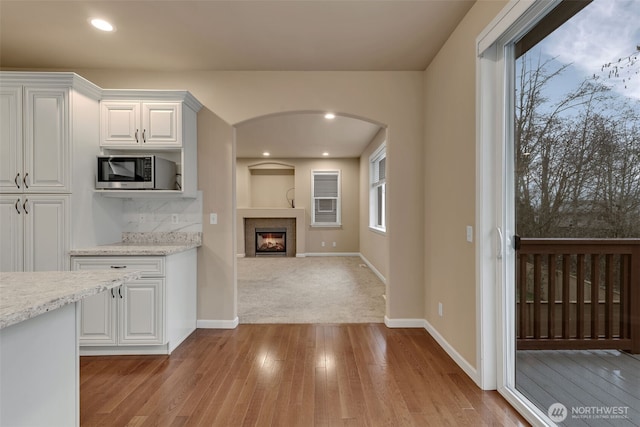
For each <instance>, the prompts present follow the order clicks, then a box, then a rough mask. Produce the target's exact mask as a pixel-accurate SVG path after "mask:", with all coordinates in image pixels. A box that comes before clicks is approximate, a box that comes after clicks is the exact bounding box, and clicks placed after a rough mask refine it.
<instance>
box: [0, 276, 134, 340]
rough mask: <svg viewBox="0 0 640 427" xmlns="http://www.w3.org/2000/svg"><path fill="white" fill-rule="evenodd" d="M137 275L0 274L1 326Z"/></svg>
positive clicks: (83, 296) (23, 319)
mask: <svg viewBox="0 0 640 427" xmlns="http://www.w3.org/2000/svg"><path fill="white" fill-rule="evenodd" d="M139 277H140V272H138V271H129V272H123V271H112V270H105V271H42V272H17V273H0V329H3V328H6V327H8V326H11V325H14V324H16V323H20V322H22V321H25V320H28V319H31V318H33V317H36V316H38V315H40V314H43V313H46V312H49V311H52V310H55V309H57V308H60V307H62V306H65V305H67V304H72V303H75V302H77V301H80V300H81V299H83V298H86V297H88V296H91V295H95V294H98V293H100V292H103V291H106V290H108V289H111V288H115V287H118V286H120V285H122V284H123V283H124V282H126V281H128V280H132V279H137V278H139Z"/></svg>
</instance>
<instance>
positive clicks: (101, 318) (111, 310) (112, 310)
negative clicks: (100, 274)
mask: <svg viewBox="0 0 640 427" xmlns="http://www.w3.org/2000/svg"><path fill="white" fill-rule="evenodd" d="M118 290H120V287H119V288H113V289H111V290H108V291H104V292H101V293H99V294H97V295H92V296H90V297H87V298H85V299H83V300H82V301H80V332H79V339H80V345H116V342H117V340H116V332H117V329H116V319H117V318H116V307H117V302H118V299H117V298H119V296H118Z"/></svg>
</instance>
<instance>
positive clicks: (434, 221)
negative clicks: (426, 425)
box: [422, 1, 506, 366]
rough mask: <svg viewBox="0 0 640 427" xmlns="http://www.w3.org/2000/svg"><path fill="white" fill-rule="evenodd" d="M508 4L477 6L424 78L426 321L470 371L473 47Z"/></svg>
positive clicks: (473, 284)
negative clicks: (468, 231)
mask: <svg viewBox="0 0 640 427" xmlns="http://www.w3.org/2000/svg"><path fill="white" fill-rule="evenodd" d="M505 4H506V1H479V2H477V3H476V4H475V5H474V6H473V8H472V9H471V10H470V11H469V13H468V14H467V16H466V17H465V18H464V20H463V21H462V22H461V23H460V25H459V26H458V28H457V29H456V31H455V32H454V33H453V34H452V35H451V37H450V38H449V40H448V41H447V43H446V44H445V45H444V47H443V48H442V49H441V50H440V52H439V53H438V55H437V57H436V58H435V59H434V60H433V62H432V63H431V64H430V65H429V68H427V70H426V72H425V73H424V98H425V111H424V125H425V153H424V161H425V174H424V178H425V193H424V197H423V198H422V199H423V200H424V203H425V224H426V229H425V234H424V236H425V242H426V248H425V257H424V263H425V266H426V267H425V270H426V271H425V317H426V320H427V321H428V322H429V323H430V324H431V325H432V326H433V327H435V329H437V330H438V332H439V333H440V334H441V335H442V336H443V337H444V339H446V340H447V341H448V342H449V344H451V345H452V346H453V347H454V348H455V350H456V351H457V352H458V353H459V354H460V355H462V357H464V358H465V359H466V360H467V362H469V364H470V365H472V366H476V345H477V343H476V274H475V265H476V259H475V243H468V242H467V241H466V236H465V227H466V226H467V225H474V224H475V198H476V175H475V171H476V164H475V160H476V159H475V147H476V132H475V130H476V128H475V122H476V108H475V99H476V86H475V82H476V68H475V67H476V65H475V61H476V55H475V51H476V44H475V40H476V37H477V35H478V34H479V33H480V32H481V31H482V30H483V29H484V27H485V26H486V25H487V24H489V22H490V21H491V20H492V19H493V18H494V17H495V16H496V15H497V13H498V12H499V11H500V10H501V9H502V7H503V6H504V5H505ZM438 302H441V303H442V304H443V316H442V317H440V316H438Z"/></svg>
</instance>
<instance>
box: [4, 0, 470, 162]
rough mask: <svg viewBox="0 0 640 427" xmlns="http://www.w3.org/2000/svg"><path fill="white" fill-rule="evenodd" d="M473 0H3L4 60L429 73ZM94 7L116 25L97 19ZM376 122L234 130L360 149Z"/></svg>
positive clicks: (307, 145) (249, 144)
mask: <svg viewBox="0 0 640 427" xmlns="http://www.w3.org/2000/svg"><path fill="white" fill-rule="evenodd" d="M473 2H474V0H253V1H252V0H227V1H221V0H164V1H158V0H143V1H139V0H138V1H136V0H128V1H124V0H107V1H95V0H64V1H62V0H61V1H58V0H45V1H33V0H0V67H2V68H17V69H33V68H56V69H69V70H74V69H80V68H100V69H131V70H134V69H135V70H165V71H186V70H260V71H267V70H275V71H280V70H287V71H304V70H312V71H325V70H341V71H357V70H364V71H395V70H415V71H421V70H424V69H425V68H426V67H427V65H428V64H429V62H430V61H431V60H432V59H433V57H434V56H435V54H436V53H437V52H438V50H439V49H440V47H441V46H442V44H443V43H444V42H445V41H446V39H447V38H448V37H449V35H450V34H451V32H452V31H453V30H454V29H455V27H456V26H457V25H458V23H459V22H460V20H461V19H462V18H463V17H464V15H465V14H466V12H467V11H468V10H469V8H470V7H471V6H472V5H473ZM92 17H101V18H104V19H107V20H110V21H111V22H112V23H113V24H114V25H115V26H116V31H115V32H114V33H102V32H99V31H97V30H95V29H93V28H92V27H91V26H90V25H89V23H88V20H89V18H92ZM296 120H298V121H299V122H298V123H296ZM374 129H375V130H374ZM376 131H377V128H376V127H375V126H374V125H371V124H370V123H366V122H362V121H360V120H357V119H352V118H346V117H342V118H337V119H336V120H335V121H334V122H333V123H327V122H326V121H325V120H324V118H323V117H322V116H321V115H319V114H315V115H309V114H297V115H293V116H290V117H287V116H276V117H269V118H267V119H263V120H258V121H255V122H251V123H247V124H244V125H242V126H240V127H239V128H238V141H239V143H238V155H239V156H244V157H257V156H260V154H261V153H262V151H264V150H265V149H266V148H264V147H265V146H266V145H268V146H269V147H271V148H268V149H269V150H270V151H271V152H272V153H273V156H279V155H280V153H282V156H286V157H300V156H302V157H309V156H316V154H315V152H316V151H320V152H321V151H323V150H327V151H329V152H330V153H331V157H335V156H337V157H351V156H355V157H357V156H358V155H359V154H360V152H361V150H362V148H363V147H366V145H367V144H368V142H369V141H370V140H371V137H372V136H373V135H375V132H376ZM302 147H304V150H302V149H301V148H302ZM307 150H308V151H307ZM358 150H360V152H359V151H358ZM334 153H335V154H334Z"/></svg>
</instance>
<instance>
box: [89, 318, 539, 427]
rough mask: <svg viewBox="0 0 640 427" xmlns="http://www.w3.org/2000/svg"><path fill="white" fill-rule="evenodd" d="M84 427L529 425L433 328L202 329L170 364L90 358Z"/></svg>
mask: <svg viewBox="0 0 640 427" xmlns="http://www.w3.org/2000/svg"><path fill="white" fill-rule="evenodd" d="M80 367H81V402H80V404H81V405H80V408H81V414H80V420H81V425H82V426H87V427H89V426H115V427H118V426H126V425H136V426H143V427H145V426H240V425H251V426H260V427H262V426H285V427H289V426H304V427H307V426H372V427H376V426H429V425H434V426H447V425H449V426H466V425H468V426H477V425H487V426H490V425H501V426H503V425H509V426H524V425H527V423H526V422H525V421H524V419H523V418H522V417H520V416H519V415H518V414H517V412H515V410H514V409H513V408H511V407H510V406H509V404H508V403H507V402H506V401H505V400H504V399H503V398H502V397H501V396H500V395H499V394H497V392H491V391H489V392H487V391H482V390H480V389H478V388H477V387H476V386H475V384H474V383H473V382H472V381H471V380H470V379H469V378H468V377H467V376H466V375H465V374H464V372H463V371H462V370H461V369H460V368H459V367H458V366H457V365H456V364H455V363H454V362H453V361H452V360H451V359H450V358H449V357H448V356H447V355H446V353H444V351H442V349H441V348H440V347H439V346H438V345H437V343H436V342H435V341H434V340H433V339H432V338H431V337H430V336H429V335H428V334H427V332H426V331H424V330H416V329H388V328H387V327H386V326H384V325H383V324H340V325H338V324H321V325H315V324H298V325H283V324H278V325H240V326H239V327H238V328H236V329H234V330H197V331H196V332H194V333H193V334H192V335H191V336H190V337H189V338H188V339H187V340H186V341H185V342H184V343H183V345H181V346H180V347H179V348H178V349H176V351H175V352H174V353H173V354H172V355H171V356H116V357H82V358H81V363H80Z"/></svg>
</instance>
